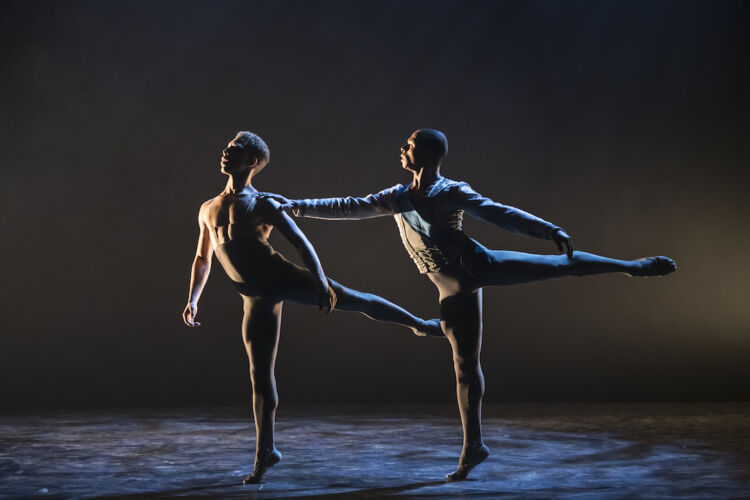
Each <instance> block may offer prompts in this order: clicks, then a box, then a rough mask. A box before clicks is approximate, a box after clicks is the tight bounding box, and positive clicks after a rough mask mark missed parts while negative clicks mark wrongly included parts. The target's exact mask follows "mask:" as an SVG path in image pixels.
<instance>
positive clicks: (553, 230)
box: [453, 182, 573, 256]
mask: <svg viewBox="0 0 750 500" xmlns="http://www.w3.org/2000/svg"><path fill="white" fill-rule="evenodd" d="M453 201H454V204H455V205H456V207H458V208H461V209H463V210H465V211H466V212H469V213H470V214H471V215H473V216H474V217H476V218H477V219H480V220H483V221H485V222H489V223H490V224H495V225H496V226H498V227H501V228H503V229H506V230H508V231H511V232H513V233H518V234H525V235H527V236H533V237H535V238H542V239H545V240H552V241H554V242H555V244H556V245H557V247H558V249H559V250H560V251H561V252H562V251H563V246H565V247H566V248H565V251H566V253H567V254H568V255H569V256H570V255H572V253H573V240H572V239H571V238H570V236H568V234H567V233H566V232H565V231H564V230H563V229H561V228H559V227H558V226H556V225H554V224H552V223H550V222H547V221H546V220H544V219H541V218H539V217H537V216H535V215H532V214H530V213H528V212H524V211H523V210H521V209H518V208H515V207H511V206H509V205H503V204H500V203H497V202H496V201H493V200H491V199H490V198H487V197H486V196H482V195H481V194H479V193H477V192H476V191H474V190H473V189H472V188H471V186H469V185H468V184H467V183H465V182H461V183H459V185H458V187H457V188H456V190H455V192H454V198H453Z"/></svg>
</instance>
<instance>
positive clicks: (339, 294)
mask: <svg viewBox="0 0 750 500" xmlns="http://www.w3.org/2000/svg"><path fill="white" fill-rule="evenodd" d="M268 159H269V151H268V146H266V144H265V143H264V142H263V140H262V139H261V138H260V137H258V136H257V135H255V134H253V133H250V132H239V133H238V134H237V137H235V138H234V139H233V140H232V141H231V142H230V143H229V145H228V146H227V147H226V148H225V149H224V151H223V154H222V157H221V171H222V173H224V174H226V175H227V176H228V177H229V179H228V180H227V184H226V187H225V188H224V191H222V192H221V194H219V195H218V196H216V197H215V198H212V199H210V200H208V201H207V202H205V203H204V204H203V205H202V206H201V209H200V213H199V215H198V225H199V226H200V235H199V237H198V249H197V251H196V254H195V260H194V261H193V268H192V277H191V279H190V293H189V298H188V304H187V306H186V307H185V311H184V312H183V313H182V317H183V320H184V321H185V324H187V325H188V326H200V323H198V322H197V321H195V316H196V315H197V314H198V299H199V298H200V295H201V292H202V291H203V287H204V285H205V284H206V280H207V279H208V274H209V272H210V270H211V258H212V256H213V254H214V253H216V256H217V258H218V259H219V262H220V263H221V265H222V267H223V268H224V270H225V271H226V273H227V275H228V276H229V278H230V279H231V280H232V283H233V284H234V285H235V288H236V289H237V291H238V292H239V293H240V295H241V296H242V300H243V301H244V311H245V316H244V318H243V320H242V336H243V339H244V341H245V348H246V349H247V354H248V357H249V358H250V380H251V382H252V386H253V415H254V416H255V432H256V446H255V465H254V468H253V473H252V474H251V475H249V476H247V477H246V478H245V480H244V483H245V484H249V483H258V482H260V480H261V479H262V478H263V474H264V473H265V472H266V470H267V469H268V468H269V467H270V466H272V465H274V464H275V463H277V462H278V461H279V460H281V453H279V452H278V451H277V450H276V448H275V447H274V442H273V427H274V420H275V416H276V407H277V405H278V395H277V393H276V379H275V376H274V364H275V362H276V352H277V348H278V342H279V331H280V326H281V306H282V304H283V301H284V300H292V301H294V302H299V303H302V304H308V305H317V306H318V307H319V308H320V309H324V310H326V311H327V312H330V311H331V310H332V309H334V308H335V309H341V310H344V311H359V312H361V313H363V314H365V315H366V316H369V317H370V318H373V319H376V320H380V321H389V322H392V323H398V324H401V325H403V326H406V327H408V328H410V329H411V330H412V331H413V332H414V333H415V334H417V335H421V336H423V335H431V336H440V337H442V336H443V332H442V330H441V328H440V322H439V320H437V319H433V320H429V321H425V320H423V319H420V318H417V317H415V316H413V315H412V314H410V313H409V312H408V311H406V310H404V309H402V308H401V307H399V306H397V305H395V304H392V303H391V302H388V301H387V300H385V299H383V298H381V297H378V296H377V295H372V294H369V293H362V292H358V291H356V290H352V289H350V288H346V287H344V286H342V285H340V284H339V283H337V282H335V281H333V280H332V279H328V278H326V276H325V274H324V273H323V268H322V267H321V265H320V261H319V260H318V256H317V255H316V254H315V250H314V249H313V247H312V245H311V244H310V242H309V241H308V240H307V238H306V237H305V235H304V234H303V233H302V231H300V230H299V228H298V227H297V225H296V224H295V223H294V221H293V220H292V219H291V218H290V217H289V216H288V215H287V214H286V213H285V212H284V211H283V210H280V209H279V207H280V205H279V203H278V202H277V201H275V200H273V199H270V198H269V197H268V196H267V195H264V194H263V193H261V192H259V191H258V190H256V189H255V188H254V187H253V186H252V180H253V178H254V177H255V176H256V175H257V174H258V173H259V172H260V171H261V170H263V168H264V167H265V166H266V164H268ZM274 226H276V227H277V228H278V229H279V231H281V234H282V235H284V237H285V238H287V239H288V240H289V241H290V242H291V243H292V244H293V245H294V246H295V247H296V248H297V250H298V251H299V253H300V256H301V258H302V260H303V262H304V263H305V265H306V266H307V269H303V268H301V267H299V266H297V265H295V264H293V263H291V262H289V261H288V260H286V259H285V258H284V257H282V256H281V255H280V254H278V253H276V252H275V251H274V250H273V248H271V245H269V244H268V241H267V239H268V236H269V235H270V234H271V230H272V229H273V227H274Z"/></svg>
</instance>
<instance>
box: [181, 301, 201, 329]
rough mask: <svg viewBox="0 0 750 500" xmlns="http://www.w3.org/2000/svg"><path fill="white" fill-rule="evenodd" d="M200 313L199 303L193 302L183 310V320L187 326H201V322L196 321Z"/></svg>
mask: <svg viewBox="0 0 750 500" xmlns="http://www.w3.org/2000/svg"><path fill="white" fill-rule="evenodd" d="M197 315H198V304H191V303H190V302H188V305H186V306H185V310H184V311H182V320H183V321H184V322H185V324H186V325H187V326H201V324H200V323H198V322H197V321H195V317H196V316H197Z"/></svg>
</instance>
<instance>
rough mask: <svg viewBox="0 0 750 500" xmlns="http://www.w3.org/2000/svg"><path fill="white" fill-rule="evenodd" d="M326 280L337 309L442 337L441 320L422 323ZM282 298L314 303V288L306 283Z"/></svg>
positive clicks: (392, 306) (381, 300) (372, 296)
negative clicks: (333, 294)
mask: <svg viewBox="0 0 750 500" xmlns="http://www.w3.org/2000/svg"><path fill="white" fill-rule="evenodd" d="M310 279H311V278H310ZM308 281H309V280H308ZM328 281H329V283H330V286H331V288H332V289H333V291H334V292H336V299H337V300H336V309H337V310H340V311H355V312H360V313H362V314H364V315H365V316H367V317H368V318H370V319H374V320H378V321H387V322H389V323H396V324H399V325H403V326H405V327H407V328H409V329H411V330H412V332H414V334H416V335H419V336H432V337H444V335H443V330H442V329H441V328H440V320H439V319H437V318H436V319H432V320H423V319H422V318H418V317H416V316H414V315H413V314H412V313H410V312H409V311H407V310H406V309H404V308H403V307H400V306H398V305H396V304H394V303H393V302H390V301H388V300H386V299H384V298H383V297H380V296H378V295H375V294H372V293H365V292H360V291H358V290H354V289H352V288H348V287H345V286H344V285H342V284H341V283H338V282H337V281H334V280H332V279H330V278H329V279H328ZM285 298H286V299H288V300H292V301H294V302H299V303H302V304H308V305H315V304H316V299H315V289H314V286H313V285H312V283H311V282H307V283H306V284H305V286H301V287H300V288H299V289H298V290H297V291H296V292H294V293H290V294H288V295H287V296H286V297H285Z"/></svg>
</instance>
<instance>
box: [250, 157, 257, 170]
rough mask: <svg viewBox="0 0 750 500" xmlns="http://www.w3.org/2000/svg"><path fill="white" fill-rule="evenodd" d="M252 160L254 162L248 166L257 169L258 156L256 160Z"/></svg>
mask: <svg viewBox="0 0 750 500" xmlns="http://www.w3.org/2000/svg"><path fill="white" fill-rule="evenodd" d="M251 160H252V161H250V163H248V166H249V167H250V168H255V167H257V166H258V157H257V156H256V157H255V158H252V159H251Z"/></svg>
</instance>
